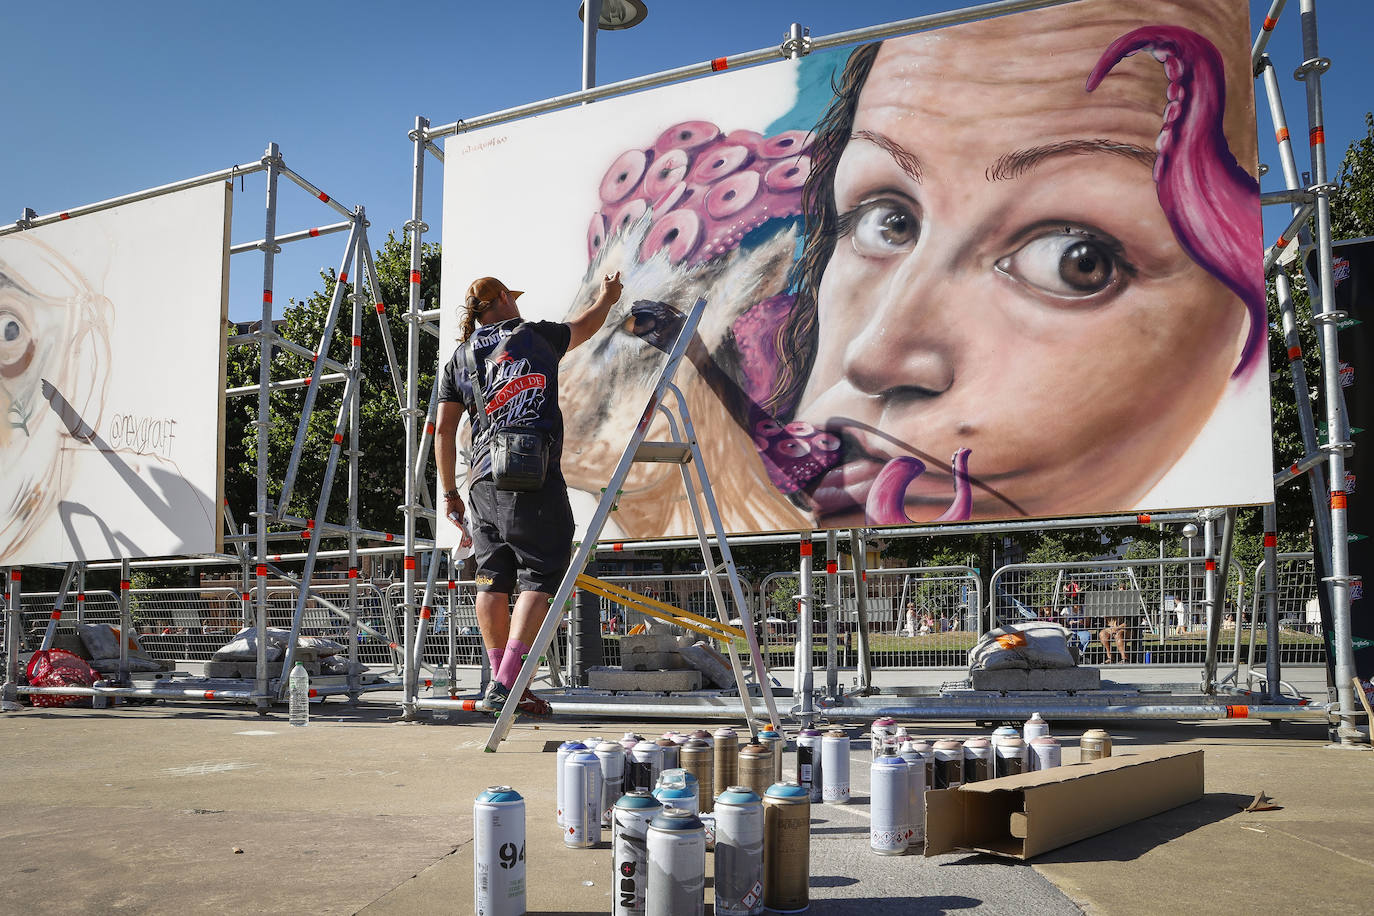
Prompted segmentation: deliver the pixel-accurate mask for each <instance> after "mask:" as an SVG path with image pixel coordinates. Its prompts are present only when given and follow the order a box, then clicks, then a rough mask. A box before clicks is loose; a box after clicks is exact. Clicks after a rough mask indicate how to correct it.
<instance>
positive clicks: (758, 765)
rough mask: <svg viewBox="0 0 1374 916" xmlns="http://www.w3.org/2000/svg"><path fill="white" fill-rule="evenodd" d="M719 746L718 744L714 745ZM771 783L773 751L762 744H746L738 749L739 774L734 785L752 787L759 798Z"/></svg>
mask: <svg viewBox="0 0 1374 916" xmlns="http://www.w3.org/2000/svg"><path fill="white" fill-rule="evenodd" d="M716 747H717V748H719V747H720V745H719V744H717V745H716ZM772 784H773V751H772V750H771V749H770V748H769V747H767V746H766V745H763V744H746V745H745V746H744V747H742V748H740V749H739V775H738V782H737V783H736V785H741V786H747V787H748V788H750V789H753V790H754V792H755V793H757V794H758V796H759V797H760V798H762V797H763V794H764V793H765V792H767V791H768V787H769V786H771V785H772Z"/></svg>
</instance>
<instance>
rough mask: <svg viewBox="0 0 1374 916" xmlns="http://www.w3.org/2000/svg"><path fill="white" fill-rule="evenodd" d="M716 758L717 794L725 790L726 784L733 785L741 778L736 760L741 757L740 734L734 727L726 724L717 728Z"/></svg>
mask: <svg viewBox="0 0 1374 916" xmlns="http://www.w3.org/2000/svg"><path fill="white" fill-rule="evenodd" d="M714 738H715V745H714V746H715V752H716V753H715V759H716V794H717V795H719V794H720V793H721V792H724V791H725V787H726V786H733V785H735V784H736V783H737V782H739V781H740V779H739V770H738V768H737V765H736V762H737V760H738V758H739V735H738V734H736V733H735V730H734V729H733V728H730V727H729V726H725V727H723V728H718V729H716V733H715V736H714Z"/></svg>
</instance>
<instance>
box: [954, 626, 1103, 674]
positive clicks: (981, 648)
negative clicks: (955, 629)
mask: <svg viewBox="0 0 1374 916" xmlns="http://www.w3.org/2000/svg"><path fill="white" fill-rule="evenodd" d="M1077 665H1078V655H1077V653H1075V652H1074V651H1073V650H1072V649H1071V648H1070V647H1069V631H1068V630H1066V629H1065V628H1064V627H1061V626H1060V625H1059V624H1057V623H1052V622H1050V621H1048V620H1032V621H1027V622H1025V623H1009V624H1007V625H1006V626H1003V627H998V628H997V629H995V630H989V631H988V632H987V633H984V634H983V635H982V636H981V637H979V639H978V643H977V644H976V645H975V646H974V647H973V648H972V649H970V650H969V653H968V666H969V670H977V669H984V670H995V669H998V668H1023V669H1025V668H1073V667H1076V666H1077Z"/></svg>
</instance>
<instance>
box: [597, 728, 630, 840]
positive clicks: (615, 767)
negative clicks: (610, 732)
mask: <svg viewBox="0 0 1374 916" xmlns="http://www.w3.org/2000/svg"><path fill="white" fill-rule="evenodd" d="M596 759H597V762H598V763H600V764H601V826H602V827H609V826H611V809H613V808H614V807H615V803H616V801H617V800H619V798H620V796H621V795H623V794H624V792H625V749H624V748H622V747H621V746H620V745H619V744H616V743H615V742H614V741H603V742H601V743H600V744H598V745H597V746H596Z"/></svg>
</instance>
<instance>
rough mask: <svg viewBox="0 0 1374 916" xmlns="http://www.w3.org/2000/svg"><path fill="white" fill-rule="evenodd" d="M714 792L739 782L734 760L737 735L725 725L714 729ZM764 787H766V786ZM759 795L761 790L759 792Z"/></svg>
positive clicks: (736, 748) (719, 791)
mask: <svg viewBox="0 0 1374 916" xmlns="http://www.w3.org/2000/svg"><path fill="white" fill-rule="evenodd" d="M714 740H715V742H716V745H715V749H716V794H717V795H719V794H720V793H722V792H724V791H725V789H726V787H727V786H733V785H738V784H739V775H738V770H736V768H735V760H736V758H738V757H739V735H738V734H736V733H735V730H734V729H733V728H730V727H729V726H725V727H723V728H718V729H716V733H715V736H714ZM764 788H767V787H766V786H765V787H764ZM759 794H760V795H762V794H763V792H761V791H760V792H759Z"/></svg>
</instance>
